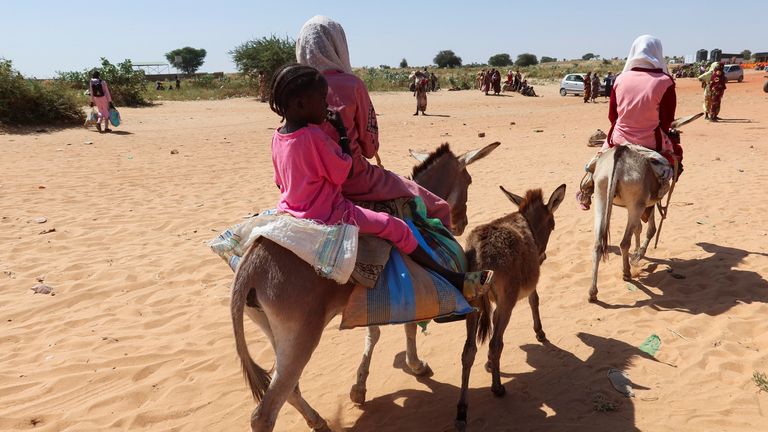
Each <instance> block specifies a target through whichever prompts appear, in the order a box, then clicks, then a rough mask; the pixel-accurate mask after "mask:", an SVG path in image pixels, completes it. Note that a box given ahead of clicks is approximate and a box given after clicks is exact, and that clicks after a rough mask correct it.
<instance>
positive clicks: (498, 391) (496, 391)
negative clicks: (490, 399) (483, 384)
mask: <svg viewBox="0 0 768 432" xmlns="http://www.w3.org/2000/svg"><path fill="white" fill-rule="evenodd" d="M491 391H492V392H493V395H494V396H496V397H504V395H505V394H507V389H505V388H504V386H503V385H501V384H499V385H496V384H494V385H492V386H491Z"/></svg>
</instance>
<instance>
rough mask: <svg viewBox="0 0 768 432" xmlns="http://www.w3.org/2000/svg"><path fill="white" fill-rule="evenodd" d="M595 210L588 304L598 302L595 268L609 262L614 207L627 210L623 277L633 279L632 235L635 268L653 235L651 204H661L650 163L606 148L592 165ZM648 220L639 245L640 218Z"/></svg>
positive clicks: (628, 150)
mask: <svg viewBox="0 0 768 432" xmlns="http://www.w3.org/2000/svg"><path fill="white" fill-rule="evenodd" d="M593 180H594V182H595V193H594V200H593V201H594V207H595V228H594V231H595V247H594V249H593V251H592V286H591V287H590V288H589V301H590V302H592V303H594V302H597V269H598V267H599V266H600V260H601V259H602V260H606V259H608V241H609V234H610V226H611V209H612V208H613V206H614V205H618V206H621V207H626V209H627V227H626V228H625V229H624V237H623V238H622V240H621V243H620V244H619V246H620V247H621V259H622V265H623V268H622V269H623V270H622V274H623V278H624V280H625V281H629V280H631V279H632V272H631V266H630V256H629V247H630V245H631V243H632V235H633V234H634V236H635V252H634V254H633V256H632V258H631V261H632V264H633V265H636V264H637V263H638V262H639V261H640V260H641V259H642V258H643V257H644V256H645V252H646V250H647V249H648V244H649V243H650V242H651V240H652V239H653V236H655V235H656V218H655V210H654V208H653V207H654V205H656V203H658V202H659V201H661V198H660V197H659V196H658V195H659V189H660V188H661V185H660V184H659V181H658V180H657V179H656V175H655V174H654V173H653V169H652V168H651V164H650V162H648V160H647V159H646V158H645V157H644V156H643V155H641V154H640V153H638V152H636V151H634V150H632V149H631V148H630V147H627V146H617V147H613V148H611V149H609V150H608V151H606V152H605V153H603V154H602V155H600V158H599V159H598V160H597V164H596V165H595V174H594V176H593ZM645 217H647V219H648V229H647V230H646V235H645V240H643V242H642V244H641V243H640V234H641V233H642V231H643V224H642V219H644V218H645Z"/></svg>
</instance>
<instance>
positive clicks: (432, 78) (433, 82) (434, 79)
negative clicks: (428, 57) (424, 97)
mask: <svg viewBox="0 0 768 432" xmlns="http://www.w3.org/2000/svg"><path fill="white" fill-rule="evenodd" d="M429 82H430V84H431V86H432V91H437V89H438V85H437V75H435V73H434V72H430V73H429Z"/></svg>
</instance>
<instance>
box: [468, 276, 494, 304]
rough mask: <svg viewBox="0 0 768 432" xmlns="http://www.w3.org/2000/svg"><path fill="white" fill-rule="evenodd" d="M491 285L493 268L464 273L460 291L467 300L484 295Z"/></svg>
mask: <svg viewBox="0 0 768 432" xmlns="http://www.w3.org/2000/svg"><path fill="white" fill-rule="evenodd" d="M492 286H493V270H483V271H476V272H469V273H464V287H463V288H462V290H461V293H462V294H463V295H464V298H465V299H467V300H468V301H472V300H475V299H477V298H480V297H482V296H484V295H485V294H486V293H487V292H488V290H490V289H491V287H492Z"/></svg>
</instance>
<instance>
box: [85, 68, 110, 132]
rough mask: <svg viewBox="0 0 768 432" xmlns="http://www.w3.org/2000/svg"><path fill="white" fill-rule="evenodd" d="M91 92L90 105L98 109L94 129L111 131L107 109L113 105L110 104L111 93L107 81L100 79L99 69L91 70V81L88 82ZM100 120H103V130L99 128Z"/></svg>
mask: <svg viewBox="0 0 768 432" xmlns="http://www.w3.org/2000/svg"><path fill="white" fill-rule="evenodd" d="M89 90H90V93H91V106H95V107H96V109H97V110H98V111H99V119H98V121H97V122H96V129H97V130H98V131H99V132H112V129H110V128H109V109H110V108H112V107H114V105H113V104H112V95H111V94H110V93H109V86H108V85H107V82H106V81H104V80H103V79H101V74H100V73H99V71H93V75H92V78H91V82H90V83H89ZM101 122H104V130H103V131H102V129H101Z"/></svg>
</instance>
